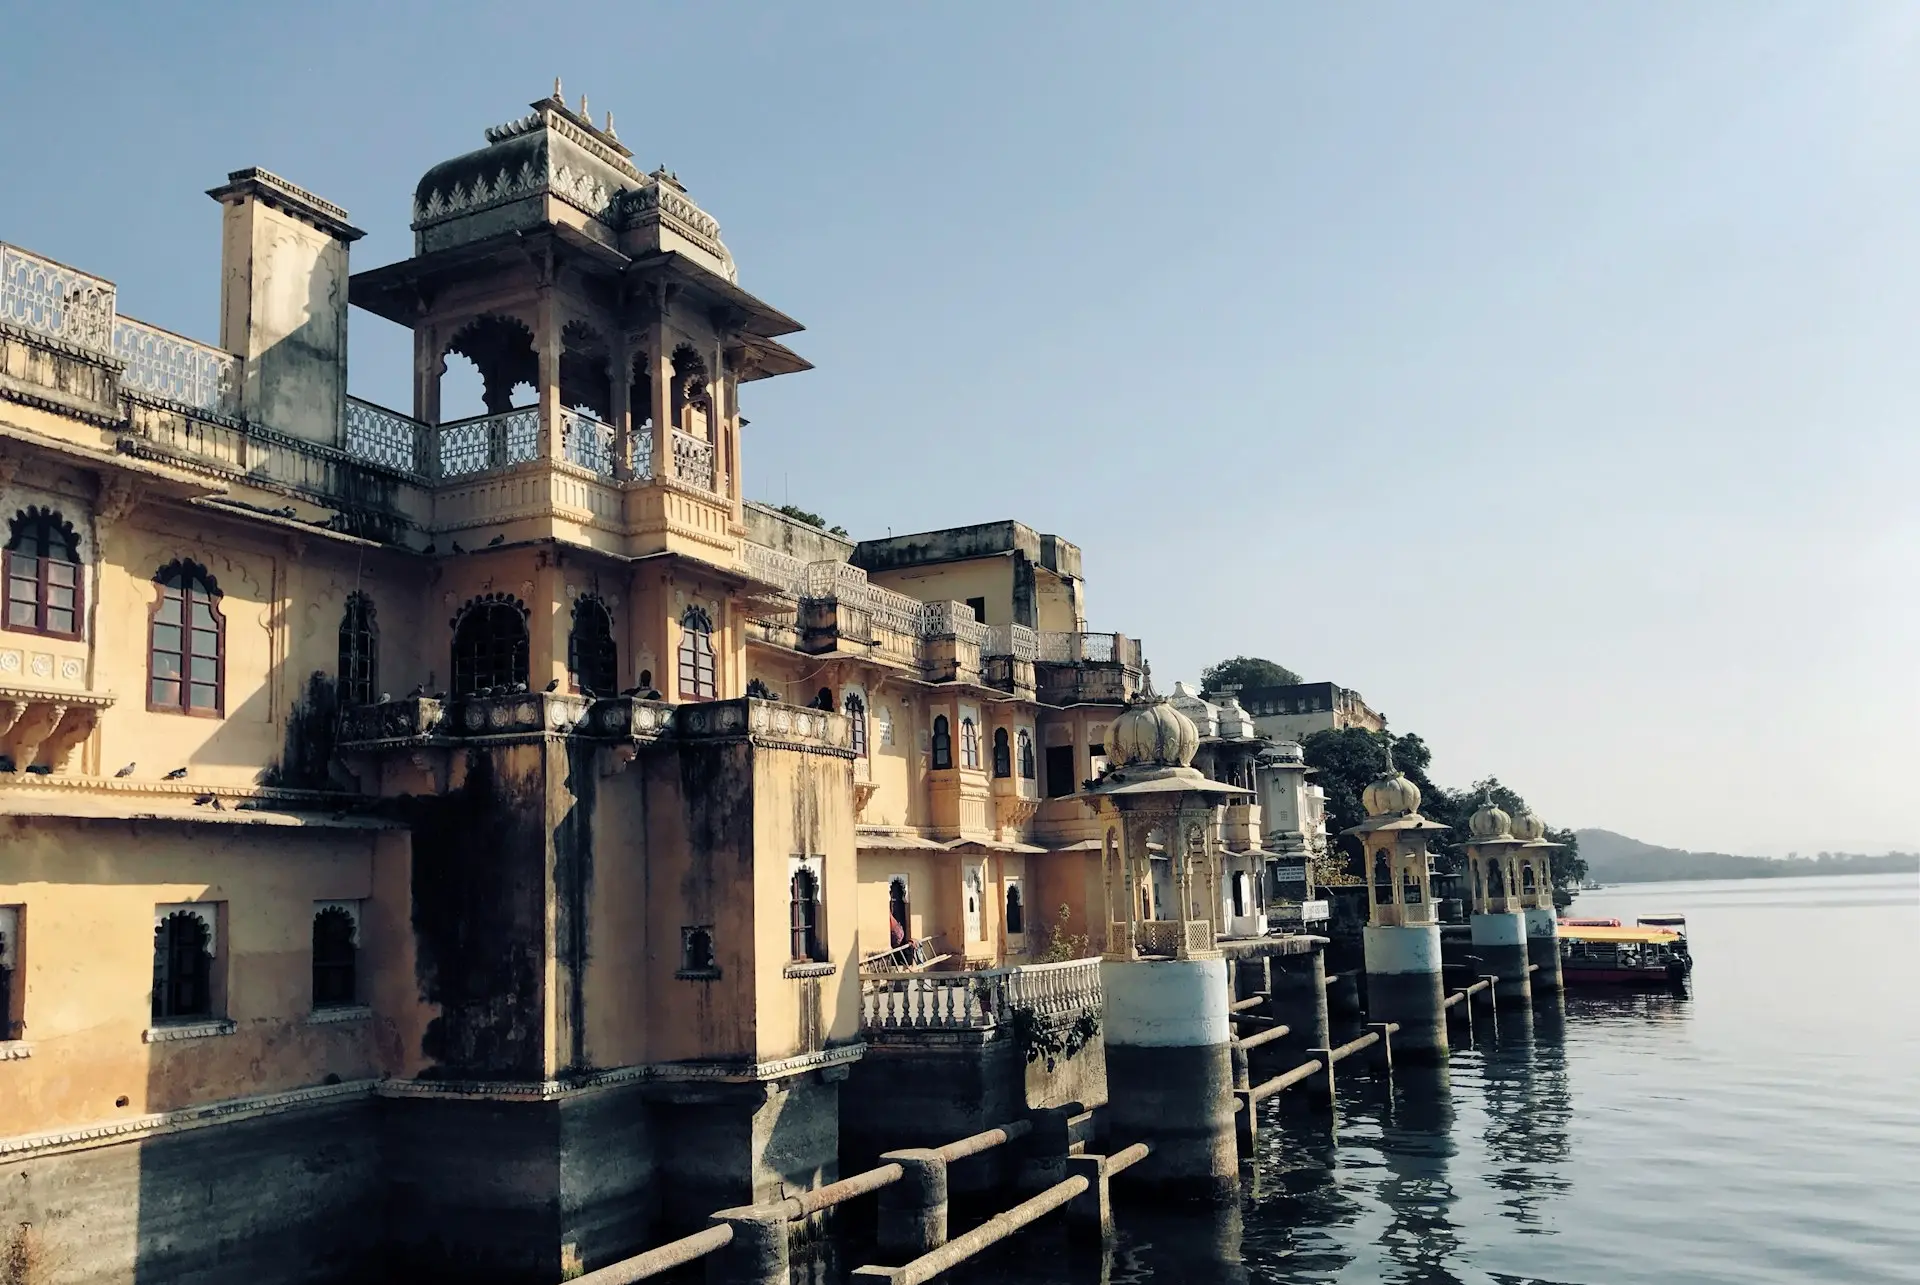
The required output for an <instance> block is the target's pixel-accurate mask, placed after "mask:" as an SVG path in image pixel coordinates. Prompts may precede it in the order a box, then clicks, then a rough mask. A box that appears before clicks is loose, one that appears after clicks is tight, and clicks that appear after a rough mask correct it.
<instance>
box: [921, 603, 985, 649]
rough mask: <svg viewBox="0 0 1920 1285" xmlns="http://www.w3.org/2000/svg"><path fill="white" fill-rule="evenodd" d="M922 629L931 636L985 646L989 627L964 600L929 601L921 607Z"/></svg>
mask: <svg viewBox="0 0 1920 1285" xmlns="http://www.w3.org/2000/svg"><path fill="white" fill-rule="evenodd" d="M920 614H921V620H922V622H923V623H922V625H921V629H922V632H924V633H925V634H926V635H927V636H928V637H929V638H958V639H959V640H960V641H961V642H969V643H972V644H973V645H974V646H976V647H984V646H985V645H986V642H987V627H986V626H985V625H983V624H981V623H980V618H979V617H978V616H976V615H974V614H973V608H972V607H969V606H968V605H967V604H966V603H964V602H928V603H922V604H921V607H920Z"/></svg>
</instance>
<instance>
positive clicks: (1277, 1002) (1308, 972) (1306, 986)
mask: <svg viewBox="0 0 1920 1285" xmlns="http://www.w3.org/2000/svg"><path fill="white" fill-rule="evenodd" d="M1268 976H1269V977H1270V978H1271V979H1272V984H1273V997H1272V999H1270V1000H1269V1001H1268V1004H1267V1007H1268V1009H1269V1010H1270V1011H1271V1012H1272V1013H1273V1016H1274V1018H1275V1019H1276V1020H1278V1021H1279V1022H1280V1023H1282V1024H1283V1025H1285V1026H1286V1028H1287V1034H1286V1035H1285V1036H1284V1037H1283V1038H1281V1039H1279V1040H1276V1041H1274V1042H1275V1043H1276V1044H1278V1045H1279V1047H1280V1051H1281V1052H1282V1053H1284V1054H1285V1055H1286V1063H1287V1065H1288V1066H1290V1067H1291V1066H1298V1065H1299V1064H1300V1063H1301V1062H1302V1061H1304V1060H1305V1059H1306V1056H1307V1050H1308V1049H1323V1048H1326V1047H1328V1046H1329V1045H1331V1044H1332V1043H1333V1024H1332V1022H1331V1021H1330V1020H1329V1016H1328V1011H1327V955H1326V945H1325V943H1324V942H1321V941H1318V940H1316V941H1315V942H1314V944H1313V953H1312V954H1308V955H1276V956H1275V957H1274V958H1273V959H1272V960H1270V961H1268Z"/></svg>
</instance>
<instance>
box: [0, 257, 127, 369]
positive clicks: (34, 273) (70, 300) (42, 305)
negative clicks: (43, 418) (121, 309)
mask: <svg viewBox="0 0 1920 1285" xmlns="http://www.w3.org/2000/svg"><path fill="white" fill-rule="evenodd" d="M115 304H116V299H115V290H114V285H113V282H111V281H108V280H106V279H105V278H103V277H96V276H94V275H93V274H91V273H88V272H81V271H80V270H79V269H77V268H69V267H68V266H67V265H66V264H64V263H55V262H54V261H53V260H52V259H43V258H41V257H40V256H39V255H37V254H31V253H29V252H28V251H26V250H22V249H20V248H19V247H18V246H12V245H6V244H4V243H0V322H6V323H8V324H10V325H15V326H20V327H22V328H23V329H27V330H32V331H37V332H38V333H40V334H43V335H46V336H48V337H49V338H52V339H58V340H61V341H62V342H65V343H70V344H74V345H76V346H77V347H81V348H87V349H91V350H92V351H94V352H97V353H110V352H112V351H113V337H114V336H113V320H114V308H115Z"/></svg>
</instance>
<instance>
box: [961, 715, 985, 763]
mask: <svg viewBox="0 0 1920 1285" xmlns="http://www.w3.org/2000/svg"><path fill="white" fill-rule="evenodd" d="M960 766H961V767H970V768H973V769H975V770H976V771H977V770H979V767H980V729H979V728H978V727H976V726H974V722H973V720H972V719H970V718H963V719H961V720H960Z"/></svg>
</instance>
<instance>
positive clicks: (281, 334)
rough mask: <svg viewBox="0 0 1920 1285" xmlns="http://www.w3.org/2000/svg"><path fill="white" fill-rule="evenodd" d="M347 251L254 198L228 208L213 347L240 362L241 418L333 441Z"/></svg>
mask: <svg viewBox="0 0 1920 1285" xmlns="http://www.w3.org/2000/svg"><path fill="white" fill-rule="evenodd" d="M347 275H348V266H347V247H346V246H345V245H344V244H342V243H341V242H339V241H336V240H335V239H334V238H333V237H332V236H331V235H329V234H328V233H325V232H322V231H320V230H318V229H317V228H314V227H311V226H309V225H308V224H306V223H303V222H301V221H300V220H298V219H295V218H293V217H291V216H289V215H287V214H284V213H282V212H281V211H279V210H276V209H273V208H271V207H270V206H267V205H265V204H263V203H262V202H260V201H258V200H245V201H237V202H234V203H231V204H228V205H226V206H225V208H224V210H223V211H222V224H221V283H220V295H221V299H220V314H221V315H220V344H221V347H223V348H225V349H227V351H229V352H234V353H238V354H240V355H241V356H243V357H245V358H246V367H245V387H244V391H243V393H242V397H241V401H242V406H243V407H244V409H245V412H246V415H247V418H249V419H251V420H253V421H254V422H256V423H261V424H265V425H267V426H268V427H270V428H274V429H277V430H278V431H280V432H282V433H286V434H288V435H289V436H292V437H300V438H305V439H306V440H308V441H312V442H319V443H321V444H323V445H326V446H334V445H337V444H338V440H339V433H340V423H341V409H342V406H343V404H344V399H345V397H346V391H347Z"/></svg>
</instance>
